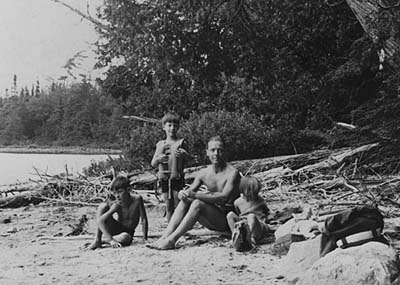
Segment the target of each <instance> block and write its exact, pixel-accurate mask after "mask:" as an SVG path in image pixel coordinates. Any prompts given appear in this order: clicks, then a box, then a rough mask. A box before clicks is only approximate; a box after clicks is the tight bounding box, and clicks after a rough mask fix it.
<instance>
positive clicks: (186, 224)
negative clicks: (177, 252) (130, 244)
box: [156, 200, 208, 249]
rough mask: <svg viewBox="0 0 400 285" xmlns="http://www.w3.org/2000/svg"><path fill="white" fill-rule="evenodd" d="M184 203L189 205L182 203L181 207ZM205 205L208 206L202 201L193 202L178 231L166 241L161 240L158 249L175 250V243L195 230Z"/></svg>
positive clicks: (165, 239) (167, 237)
mask: <svg viewBox="0 0 400 285" xmlns="http://www.w3.org/2000/svg"><path fill="white" fill-rule="evenodd" d="M183 203H185V204H187V203H186V202H183V201H181V202H180V203H179V205H181V204H183ZM205 205H208V204H206V203H204V202H202V201H200V200H194V201H193V202H191V204H190V207H189V209H188V210H187V212H186V215H185V216H184V217H183V219H182V220H181V222H180V223H179V224H178V226H177V227H176V229H175V230H174V231H173V232H172V233H171V234H170V235H168V236H166V237H165V238H164V239H160V240H159V241H158V242H157V245H156V247H157V248H158V249H172V248H174V247H175V243H176V242H177V241H178V239H179V238H180V237H181V236H183V235H184V234H185V233H186V232H187V231H188V230H190V229H192V228H193V226H194V224H195V223H196V222H197V221H198V219H199V217H200V215H201V213H202V211H203V210H204V207H205ZM178 207H179V206H178Z"/></svg>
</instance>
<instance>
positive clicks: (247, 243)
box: [232, 221, 253, 252]
mask: <svg viewBox="0 0 400 285" xmlns="http://www.w3.org/2000/svg"><path fill="white" fill-rule="evenodd" d="M232 246H233V247H234V248H235V249H236V251H239V252H242V251H249V250H251V249H252V248H253V245H252V243H251V232H250V228H249V225H248V224H247V222H246V221H239V222H237V223H235V228H234V230H233V233H232Z"/></svg>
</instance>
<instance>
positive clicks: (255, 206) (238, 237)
mask: <svg viewBox="0 0 400 285" xmlns="http://www.w3.org/2000/svg"><path fill="white" fill-rule="evenodd" d="M261 188H262V185H261V183H260V181H258V180H257V178H255V177H242V179H241V180H240V185H239V190H240V193H241V197H239V198H237V199H236V200H235V202H234V206H235V210H236V213H235V212H229V213H228V214H227V216H226V218H227V221H228V224H229V228H230V229H231V232H232V244H233V246H234V247H235V249H236V250H237V251H245V250H250V249H251V248H252V247H253V246H254V245H255V244H259V243H260V242H261V241H262V240H263V239H264V238H265V237H266V236H267V235H268V233H269V227H268V225H267V217H268V213H269V209H268V207H267V204H266V202H265V201H264V199H263V198H262V197H261V196H260V195H259V192H260V190H261ZM237 214H239V215H237Z"/></svg>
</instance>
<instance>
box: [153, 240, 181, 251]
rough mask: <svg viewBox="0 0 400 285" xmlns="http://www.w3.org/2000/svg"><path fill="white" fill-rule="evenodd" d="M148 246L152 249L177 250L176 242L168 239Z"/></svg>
mask: <svg viewBox="0 0 400 285" xmlns="http://www.w3.org/2000/svg"><path fill="white" fill-rule="evenodd" d="M146 246H147V247H148V248H151V249H158V250H170V249H175V242H173V241H170V240H168V239H159V240H158V241H156V242H155V243H153V244H148V245H146Z"/></svg>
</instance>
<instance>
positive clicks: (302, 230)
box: [275, 218, 318, 240]
mask: <svg viewBox="0 0 400 285" xmlns="http://www.w3.org/2000/svg"><path fill="white" fill-rule="evenodd" d="M317 229H318V223H317V222H316V221H313V220H298V219H295V218H292V219H290V220H289V221H287V222H286V223H284V224H283V225H281V226H280V227H278V228H277V229H276V231H275V239H276V240H278V239H279V238H280V237H283V236H285V235H287V234H294V235H303V236H305V237H306V238H313V237H314V236H315V230H317Z"/></svg>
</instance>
